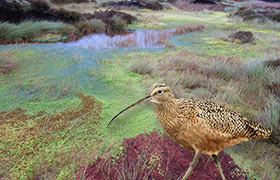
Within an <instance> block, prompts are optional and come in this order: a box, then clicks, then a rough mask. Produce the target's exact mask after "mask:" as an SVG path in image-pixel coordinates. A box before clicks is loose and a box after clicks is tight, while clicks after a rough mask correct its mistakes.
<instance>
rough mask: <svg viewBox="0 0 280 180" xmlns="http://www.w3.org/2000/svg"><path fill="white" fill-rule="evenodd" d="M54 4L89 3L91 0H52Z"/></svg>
mask: <svg viewBox="0 0 280 180" xmlns="http://www.w3.org/2000/svg"><path fill="white" fill-rule="evenodd" d="M51 2H52V3H54V4H69V3H88V2H90V0H51Z"/></svg>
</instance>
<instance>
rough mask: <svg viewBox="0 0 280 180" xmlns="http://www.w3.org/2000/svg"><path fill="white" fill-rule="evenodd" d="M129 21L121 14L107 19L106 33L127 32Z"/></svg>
mask: <svg viewBox="0 0 280 180" xmlns="http://www.w3.org/2000/svg"><path fill="white" fill-rule="evenodd" d="M126 27H127V23H126V22H125V21H124V20H123V19H122V18H121V17H120V16H117V15H115V16H113V17H111V18H110V19H108V20H107V29H106V34H108V35H114V34H120V33H123V32H125V29H126Z"/></svg>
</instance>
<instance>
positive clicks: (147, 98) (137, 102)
mask: <svg viewBox="0 0 280 180" xmlns="http://www.w3.org/2000/svg"><path fill="white" fill-rule="evenodd" d="M151 98H152V96H146V97H144V98H143V99H140V100H138V101H136V102H135V103H133V104H131V105H130V106H128V107H126V108H125V109H123V110H122V111H121V112H119V113H118V114H117V115H115V117H113V119H112V120H111V121H110V122H109V123H108V125H107V127H109V126H110V124H111V123H112V122H113V121H114V120H115V119H116V118H117V117H118V116H119V115H120V114H121V113H123V112H124V111H126V110H128V109H129V108H131V107H133V106H135V105H137V104H140V103H142V102H145V101H148V100H150V99H151Z"/></svg>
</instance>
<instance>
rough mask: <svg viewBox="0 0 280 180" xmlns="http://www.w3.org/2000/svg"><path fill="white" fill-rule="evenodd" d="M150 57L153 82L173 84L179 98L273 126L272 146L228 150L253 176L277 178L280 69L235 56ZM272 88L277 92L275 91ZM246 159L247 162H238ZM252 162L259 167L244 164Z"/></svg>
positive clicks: (170, 53) (172, 53)
mask: <svg viewBox="0 0 280 180" xmlns="http://www.w3.org/2000/svg"><path fill="white" fill-rule="evenodd" d="M148 59H150V60H151V61H153V62H154V63H150V64H152V65H153V67H152V68H153V78H154V79H157V81H159V80H160V81H161V82H164V83H166V84H168V85H170V86H171V88H172V90H173V91H174V94H175V97H177V98H181V97H185V98H203V99H210V100H212V101H214V102H217V103H219V104H221V105H224V106H227V107H229V108H230V109H233V110H235V111H238V112H240V113H241V114H242V115H244V116H245V117H247V118H250V119H252V120H254V121H258V122H259V123H261V124H262V125H264V126H267V127H269V128H271V129H272V130H273V134H272V138H271V139H268V140H267V142H268V143H272V144H268V143H265V142H263V141H261V142H259V141H253V142H249V143H248V144H246V143H242V144H240V145H237V146H234V147H233V148H232V149H231V148H229V150H228V152H232V153H233V154H234V159H235V158H236V159H237V161H238V162H239V161H240V162H242V163H241V164H242V165H244V167H246V166H247V167H249V168H252V169H250V172H251V173H250V176H249V178H255V177H258V178H260V179H274V178H276V177H277V175H276V174H279V164H278V163H277V162H278V161H279V157H278V156H279V149H277V146H279V137H280V136H279V134H280V133H279V128H280V126H279V125H280V124H279V102H280V101H279V98H278V96H277V95H276V92H278V90H277V88H276V87H277V86H276V84H278V83H279V80H278V78H276V77H279V73H280V70H279V68H270V67H267V66H266V65H265V63H264V62H265V61H264V60H260V59H259V58H256V59H255V60H254V61H251V62H249V63H246V62H242V61H240V59H238V58H236V57H235V58H231V57H227V58H226V57H223V56H221V57H215V56H203V54H194V53H190V52H188V51H187V50H175V51H167V52H165V53H164V55H162V56H160V57H154V56H152V55H151V56H150V58H148ZM155 59H157V60H155ZM138 63H142V62H141V61H138ZM143 63H144V62H143ZM139 66H141V65H139ZM143 66H145V64H143ZM273 85H274V86H273ZM275 86H276V87H275ZM273 87H274V88H275V89H276V90H274V91H272V89H273ZM263 143H265V144H266V145H264V144H263ZM265 152H267V154H266V153H265ZM247 155H248V157H247V158H246V159H245V160H244V161H242V160H240V159H239V158H241V157H242V156H247ZM261 159H262V160H261ZM251 160H252V161H254V162H255V161H256V164H254V165H252V166H248V164H245V163H248V162H249V161H251ZM243 163H244V164H243ZM259 167H269V168H266V169H262V168H259Z"/></svg>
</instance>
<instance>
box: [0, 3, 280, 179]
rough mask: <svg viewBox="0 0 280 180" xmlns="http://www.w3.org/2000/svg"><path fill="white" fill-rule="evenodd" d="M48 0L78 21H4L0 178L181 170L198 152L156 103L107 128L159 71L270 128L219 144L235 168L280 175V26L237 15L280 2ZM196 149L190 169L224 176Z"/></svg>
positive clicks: (161, 78)
mask: <svg viewBox="0 0 280 180" xmlns="http://www.w3.org/2000/svg"><path fill="white" fill-rule="evenodd" d="M6 1H8V0H6ZM33 1H34V0H33ZM54 2H55V3H54ZM69 2H70V3H69ZM80 2H81V3H80ZM47 3H50V7H49V6H48V7H49V8H50V9H52V11H51V13H53V12H57V11H58V10H60V9H61V8H62V9H64V10H61V12H64V13H62V14H64V15H61V16H60V17H66V16H68V15H66V14H68V13H69V12H73V13H70V15H69V17H70V19H71V18H78V20H77V21H76V20H75V21H68V20H69V18H66V19H68V20H65V21H63V20H59V21H56V20H54V21H53V20H51V18H49V19H41V20H38V19H32V20H30V19H24V20H21V19H20V20H19V21H18V22H16V23H15V22H12V21H4V20H2V21H1V23H0V42H1V43H2V44H3V45H0V94H1V96H0V102H1V103H0V135H1V136H0V149H1V153H0V179H2V178H3V179H92V178H94V179H106V178H107V179H108V178H111V177H118V178H120V179H162V178H163V177H165V179H176V178H179V177H180V176H182V175H183V174H184V171H185V170H186V168H187V167H188V164H189V162H190V161H191V158H192V155H193V154H192V152H190V151H187V150H185V149H183V148H182V147H180V146H179V145H178V144H176V143H175V142H174V141H173V140H172V139H170V138H169V137H168V136H167V135H166V134H165V133H164V131H163V130H162V129H161V127H160V125H159V123H158V122H157V120H156V117H155V115H154V112H153V106H152V105H151V104H149V103H145V104H142V105H139V106H138V107H135V108H134V109H131V110H129V111H128V112H126V113H125V114H123V115H122V116H121V117H120V118H119V119H118V121H116V122H115V123H114V124H113V125H112V126H111V127H110V128H107V127H106V125H107V123H108V122H109V120H110V119H111V118H112V117H113V116H114V115H115V114H116V113H118V112H119V110H120V109H122V107H126V106H127V105H129V104H131V103H132V102H134V101H135V100H137V99H139V98H142V97H144V96H146V94H147V92H148V89H149V87H150V86H151V84H153V83H155V82H164V83H166V84H168V85H170V86H171V88H172V90H173V91H174V92H175V95H176V97H178V98H180V97H185V98H194V97H195V98H204V99H210V100H212V101H214V102H217V103H219V104H221V105H224V106H227V107H229V108H230V109H232V110H235V111H238V112H240V113H241V114H242V115H243V116H245V117H247V118H250V119H252V120H253V121H257V122H260V123H261V124H262V125H264V126H267V127H269V128H271V129H272V130H273V135H272V137H271V138H270V139H267V140H264V141H251V142H244V143H242V144H239V145H236V146H234V147H231V148H228V149H226V150H225V151H223V152H221V153H220V158H221V159H222V160H221V164H222V167H223V169H224V172H225V175H226V176H227V177H230V178H232V179H260V180H263V179H264V180H276V179H277V178H278V177H279V176H280V164H279V162H280V159H279V158H280V148H279V146H280V144H279V142H280V131H279V129H280V111H279V108H280V80H279V79H280V78H279V77H280V69H279V67H280V66H279V58H280V48H279V47H280V41H279V36H280V34H279V30H280V25H279V23H278V22H277V21H276V20H275V19H272V18H271V17H270V16H268V17H266V15H265V14H261V16H262V17H259V18H257V17H254V19H252V20H247V19H246V18H245V16H244V17H243V15H242V16H241V15H240V13H239V14H236V13H238V12H239V11H241V10H242V9H240V8H239V7H240V5H242V6H244V5H246V11H247V10H248V9H252V11H254V12H257V11H259V9H260V8H263V10H269V11H273V12H275V13H277V12H278V9H277V4H271V3H266V4H264V3H262V4H260V3H257V2H256V3H257V4H258V8H259V9H254V6H253V5H252V4H251V3H252V2H250V3H249V2H248V3H247V4H246V1H244V2H236V1H234V2H232V4H231V6H228V3H224V4H200V3H198V4H196V3H191V2H187V1H165V2H161V1H159V2H157V3H159V4H161V5H162V7H163V9H162V10H151V9H149V10H147V9H143V8H142V7H141V8H138V7H135V6H134V7H125V6H121V5H118V6H117V5H112V4H111V5H110V7H109V5H108V7H107V6H106V3H105V4H104V2H100V1H96V2H89V1H48V2H47ZM39 4H40V3H39ZM42 4H44V2H43V3H42V2H41V6H42V7H45V6H43V5H42ZM41 6H40V7H41ZM274 6H275V7H274ZM267 7H269V9H266V8H267ZM108 8H110V9H108ZM242 11H244V10H242ZM31 12H33V11H32V10H30V11H29V13H31ZM244 12H245V11H244ZM48 13H49V15H50V14H51V13H50V11H48ZM76 15H78V16H76ZM80 15H81V16H80ZM2 17H3V16H2ZM134 17H137V21H136V19H135V18H134ZM62 19H63V18H62ZM260 19H261V20H260ZM240 32H241V33H240ZM244 32H245V33H244ZM92 33H93V34H92ZM116 34H117V35H116ZM84 35H87V36H84ZM113 35H115V36H113ZM242 35H244V36H242ZM77 39H79V40H78V41H76V40H77ZM74 40H75V41H74ZM58 41H59V43H55V42H58ZM69 41H70V42H69ZM22 42H24V43H25V44H19V43H22ZM28 42H32V44H28ZM49 42H52V43H49ZM4 44H5V45H4ZM6 44H9V45H6ZM200 160H201V162H200V164H199V165H198V167H197V168H196V169H195V171H196V173H193V174H192V176H191V178H193V179H195V178H207V179H213V180H214V179H216V178H217V176H216V175H218V172H217V170H216V168H215V167H214V164H212V161H210V160H209V159H208V157H207V156H203V157H201V159H200ZM206 165H207V166H206ZM208 165H209V166H208ZM140 167H141V168H140ZM208 167H209V168H208Z"/></svg>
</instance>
